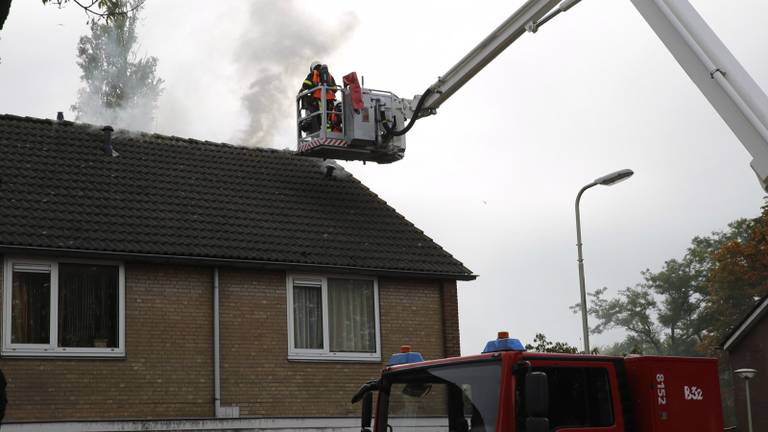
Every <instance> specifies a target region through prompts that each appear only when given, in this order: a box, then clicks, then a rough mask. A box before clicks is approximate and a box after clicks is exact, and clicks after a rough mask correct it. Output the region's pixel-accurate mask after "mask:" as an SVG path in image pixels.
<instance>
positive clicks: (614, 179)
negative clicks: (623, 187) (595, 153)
mask: <svg viewBox="0 0 768 432" xmlns="http://www.w3.org/2000/svg"><path fill="white" fill-rule="evenodd" d="M634 173H635V172H634V171H632V170H631V169H623V170H619V171H616V172H612V173H610V174H606V175H604V176H602V177H600V178H597V179H595V183H596V184H600V185H603V186H612V185H615V184H616V183H619V182H621V181H624V180H626V179H628V178H630V177H632V174H634Z"/></svg>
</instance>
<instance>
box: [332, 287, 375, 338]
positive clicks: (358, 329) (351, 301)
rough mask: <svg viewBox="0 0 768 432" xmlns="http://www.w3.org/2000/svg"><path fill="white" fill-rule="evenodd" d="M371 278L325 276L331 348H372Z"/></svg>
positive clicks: (373, 317)
mask: <svg viewBox="0 0 768 432" xmlns="http://www.w3.org/2000/svg"><path fill="white" fill-rule="evenodd" d="M373 295H374V290H373V281H372V280H364V279H363V280H354V279H331V278H329V279H328V321H329V322H328V327H329V333H330V334H329V336H330V340H331V351H333V352H367V353H374V352H376V317H375V311H374V298H373Z"/></svg>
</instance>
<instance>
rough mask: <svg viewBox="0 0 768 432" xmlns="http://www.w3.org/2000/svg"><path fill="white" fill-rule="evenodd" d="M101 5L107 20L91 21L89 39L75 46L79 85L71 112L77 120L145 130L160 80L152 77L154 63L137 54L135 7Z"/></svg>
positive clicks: (118, 0)
mask: <svg viewBox="0 0 768 432" xmlns="http://www.w3.org/2000/svg"><path fill="white" fill-rule="evenodd" d="M105 3H106V5H107V6H106V7H107V12H108V13H110V14H111V16H112V18H111V19H109V20H103V21H98V20H93V21H91V24H90V26H91V35H90V36H83V37H81V38H80V42H79V44H78V47H77V57H78V62H77V65H78V66H79V67H80V70H81V71H82V75H81V76H80V78H81V80H82V81H83V83H84V84H85V85H84V87H83V88H81V89H80V90H79V91H78V97H77V102H76V103H75V104H74V105H72V110H73V111H74V112H75V115H76V118H77V120H81V121H86V122H90V123H95V124H110V125H114V126H120V127H124V128H127V129H138V130H147V129H150V128H151V126H152V120H153V116H154V111H155V109H156V107H157V100H158V98H159V97H160V95H161V93H162V84H163V80H162V79H160V78H158V77H157V76H156V69H157V58H156V57H139V55H138V54H137V49H138V47H137V35H136V23H137V21H138V14H139V11H140V10H141V7H140V6H141V2H138V1H137V0H110V1H107V2H105ZM137 5H138V6H137ZM117 11H127V12H126V13H123V14H118V13H117Z"/></svg>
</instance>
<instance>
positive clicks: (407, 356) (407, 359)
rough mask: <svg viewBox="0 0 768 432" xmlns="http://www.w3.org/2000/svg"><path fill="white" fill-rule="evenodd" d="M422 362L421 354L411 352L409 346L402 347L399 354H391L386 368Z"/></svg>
mask: <svg viewBox="0 0 768 432" xmlns="http://www.w3.org/2000/svg"><path fill="white" fill-rule="evenodd" d="M423 361H424V357H422V356H421V353H417V352H411V346H410V345H403V346H401V347H400V352H399V353H394V354H392V357H390V358H389V361H388V362H387V366H397V365H402V364H408V363H418V362H423Z"/></svg>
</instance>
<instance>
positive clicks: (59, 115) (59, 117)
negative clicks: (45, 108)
mask: <svg viewBox="0 0 768 432" xmlns="http://www.w3.org/2000/svg"><path fill="white" fill-rule="evenodd" d="M56 121H58V122H63V121H64V111H59V112H57V113H56Z"/></svg>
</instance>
